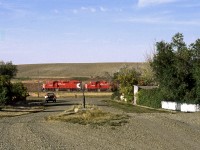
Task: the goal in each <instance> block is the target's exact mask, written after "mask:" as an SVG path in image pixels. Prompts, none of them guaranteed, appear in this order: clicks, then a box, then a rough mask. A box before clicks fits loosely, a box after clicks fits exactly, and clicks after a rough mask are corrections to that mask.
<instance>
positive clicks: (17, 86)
mask: <svg viewBox="0 0 200 150" xmlns="http://www.w3.org/2000/svg"><path fill="white" fill-rule="evenodd" d="M12 93H13V99H12V101H13V102H18V101H25V100H26V97H27V96H28V93H27V88H26V87H24V85H23V84H22V83H21V82H18V83H14V84H13V86H12Z"/></svg>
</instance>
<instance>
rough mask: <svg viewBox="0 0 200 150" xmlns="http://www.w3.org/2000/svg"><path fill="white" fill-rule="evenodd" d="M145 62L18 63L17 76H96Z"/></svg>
mask: <svg viewBox="0 0 200 150" xmlns="http://www.w3.org/2000/svg"><path fill="white" fill-rule="evenodd" d="M142 65H144V63H135V62H130V63H128V62H125V63H56V64H24V65H17V68H18V73H17V78H29V79H34V78H44V79H45V78H68V79H70V78H76V77H77V78H78V77H80V78H94V77H97V76H103V75H105V72H108V73H109V74H113V73H115V72H117V71H118V70H119V69H120V68H122V67H124V66H127V67H134V68H136V69H139V68H140V67H141V66H142Z"/></svg>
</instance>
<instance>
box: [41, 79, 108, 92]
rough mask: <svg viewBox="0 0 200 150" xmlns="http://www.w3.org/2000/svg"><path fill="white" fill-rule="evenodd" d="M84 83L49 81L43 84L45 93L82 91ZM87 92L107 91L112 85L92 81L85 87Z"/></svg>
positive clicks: (77, 81) (105, 82) (76, 81)
mask: <svg viewBox="0 0 200 150" xmlns="http://www.w3.org/2000/svg"><path fill="white" fill-rule="evenodd" d="M81 83H82V82H81V81H79V80H69V81H62V80H60V81H48V82H46V83H45V84H43V87H42V89H43V91H80V90H81V88H82V84H81ZM83 87H84V88H85V90H86V91H107V90H109V89H110V83H108V82H107V81H91V82H89V83H86V84H85V85H83Z"/></svg>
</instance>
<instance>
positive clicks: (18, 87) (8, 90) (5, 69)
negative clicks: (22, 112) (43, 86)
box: [0, 62, 27, 105]
mask: <svg viewBox="0 0 200 150" xmlns="http://www.w3.org/2000/svg"><path fill="white" fill-rule="evenodd" d="M16 73H17V68H16V66H14V65H12V63H11V62H9V63H4V62H2V63H1V65H0V104H1V105H2V104H15V103H16V102H18V101H24V100H26V97H27V89H26V88H25V87H24V86H23V84H22V83H14V84H12V83H11V81H10V80H11V79H12V78H13V77H14V76H15V75H16Z"/></svg>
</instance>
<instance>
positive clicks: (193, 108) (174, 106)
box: [161, 101, 200, 112]
mask: <svg viewBox="0 0 200 150" xmlns="http://www.w3.org/2000/svg"><path fill="white" fill-rule="evenodd" d="M161 106H162V108H163V109H169V110H179V111H182V112H197V111H200V106H199V104H187V103H177V102H168V101H162V102H161Z"/></svg>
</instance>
